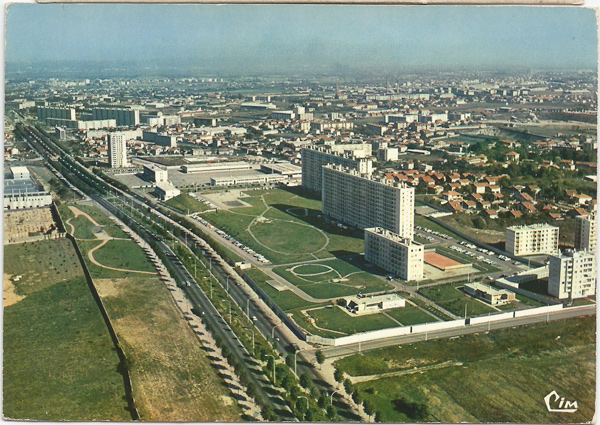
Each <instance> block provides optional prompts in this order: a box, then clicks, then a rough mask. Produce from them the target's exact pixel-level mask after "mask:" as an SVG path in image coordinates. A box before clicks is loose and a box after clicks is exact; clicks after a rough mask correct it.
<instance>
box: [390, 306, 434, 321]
mask: <svg viewBox="0 0 600 425" xmlns="http://www.w3.org/2000/svg"><path fill="white" fill-rule="evenodd" d="M385 313H386V314H389V315H390V316H391V317H393V318H394V319H396V320H397V321H399V322H400V323H402V324H403V325H404V326H410V325H418V324H420V323H431V322H437V320H436V319H435V318H434V317H432V316H431V315H429V314H427V313H425V312H424V311H423V310H421V309H419V308H417V307H415V306H411V305H409V304H408V303H407V304H406V307H404V308H397V309H394V310H389V311H386V312H385Z"/></svg>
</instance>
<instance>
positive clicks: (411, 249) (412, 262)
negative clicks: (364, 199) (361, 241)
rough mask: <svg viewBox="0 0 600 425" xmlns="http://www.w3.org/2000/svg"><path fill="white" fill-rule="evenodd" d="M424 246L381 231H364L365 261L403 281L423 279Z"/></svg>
mask: <svg viewBox="0 0 600 425" xmlns="http://www.w3.org/2000/svg"><path fill="white" fill-rule="evenodd" d="M423 254H424V246H423V245H422V244H420V243H418V242H415V241H413V240H411V239H407V238H403V237H401V236H400V235H398V234H396V233H393V232H390V231H388V230H385V229H382V228H380V227H376V228H370V229H365V260H366V261H368V262H370V263H373V264H375V265H377V266H379V267H381V268H382V269H384V270H386V271H389V272H391V273H394V274H395V275H397V276H398V277H400V278H401V279H404V280H421V279H423Z"/></svg>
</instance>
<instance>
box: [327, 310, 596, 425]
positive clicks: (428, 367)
mask: <svg viewBox="0 0 600 425" xmlns="http://www.w3.org/2000/svg"><path fill="white" fill-rule="evenodd" d="M595 332H596V326H595V317H594V316H592V317H584V318H577V319H569V320H563V321H558V322H552V323H550V324H539V325H532V326H527V327H518V328H516V329H505V330H499V331H494V332H491V333H489V334H479V335H469V336H463V337H460V338H456V339H451V340H436V341H428V342H420V343H415V344H407V345H402V346H399V347H398V346H397V347H388V348H384V349H380V350H375V351H371V352H368V353H365V354H362V355H354V356H351V357H347V358H344V359H342V360H339V361H338V362H337V363H336V365H337V366H338V367H339V368H340V369H342V370H343V371H344V372H346V373H347V374H349V375H350V376H351V377H355V378H354V379H355V380H358V381H361V382H357V383H356V386H357V388H358V389H359V391H360V393H361V395H362V396H363V398H364V399H365V400H369V401H370V402H372V404H373V405H374V406H375V409H376V410H377V411H379V412H380V414H381V416H382V420H383V421H385V422H421V421H425V422H431V421H440V422H443V423H444V422H445V423H448V422H515V423H565V422H588V421H591V420H592V418H593V415H594V408H595V391H594V389H595ZM559 337H560V338H559ZM386 373H387V374H394V375H389V376H387V377H377V376H373V375H380V374H386ZM552 390H556V391H557V392H558V393H559V394H560V395H563V396H565V397H566V398H568V399H569V400H577V401H578V406H579V409H578V410H577V412H575V413H574V414H553V413H549V412H548V411H547V409H546V407H545V405H544V401H543V397H544V396H546V395H547V394H549V393H550V392H551V391H552ZM483 400H485V402H482V401H483Z"/></svg>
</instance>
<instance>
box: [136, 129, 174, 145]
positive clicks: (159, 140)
mask: <svg viewBox="0 0 600 425" xmlns="http://www.w3.org/2000/svg"><path fill="white" fill-rule="evenodd" d="M142 140H144V141H145V142H152V143H154V144H157V145H159V146H166V147H169V148H174V147H175V146H177V138H176V137H175V136H171V135H168V134H166V133H158V132H156V131H143V132H142Z"/></svg>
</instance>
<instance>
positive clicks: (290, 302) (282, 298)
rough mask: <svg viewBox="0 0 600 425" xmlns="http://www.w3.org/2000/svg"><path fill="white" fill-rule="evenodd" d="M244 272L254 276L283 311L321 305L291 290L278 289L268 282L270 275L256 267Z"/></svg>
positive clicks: (251, 276)
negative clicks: (306, 299) (304, 298)
mask: <svg viewBox="0 0 600 425" xmlns="http://www.w3.org/2000/svg"><path fill="white" fill-rule="evenodd" d="M244 272H245V273H246V274H247V275H248V276H250V278H252V280H254V282H255V283H256V284H257V285H258V286H260V287H261V289H262V290H263V291H265V292H266V293H267V295H268V296H269V298H271V299H272V300H273V302H275V304H277V305H278V306H279V307H280V308H281V309H282V310H283V311H288V310H293V309H295V308H308V307H311V306H317V305H320V304H314V303H311V302H308V301H305V300H303V299H302V298H300V297H299V296H298V295H296V294H294V293H293V292H291V291H278V290H277V289H275V288H273V287H272V286H271V285H269V284H268V283H267V281H268V280H271V279H270V278H269V276H267V275H266V274H264V273H263V272H262V271H260V270H258V269H256V268H252V269H250V270H245V271H244Z"/></svg>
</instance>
